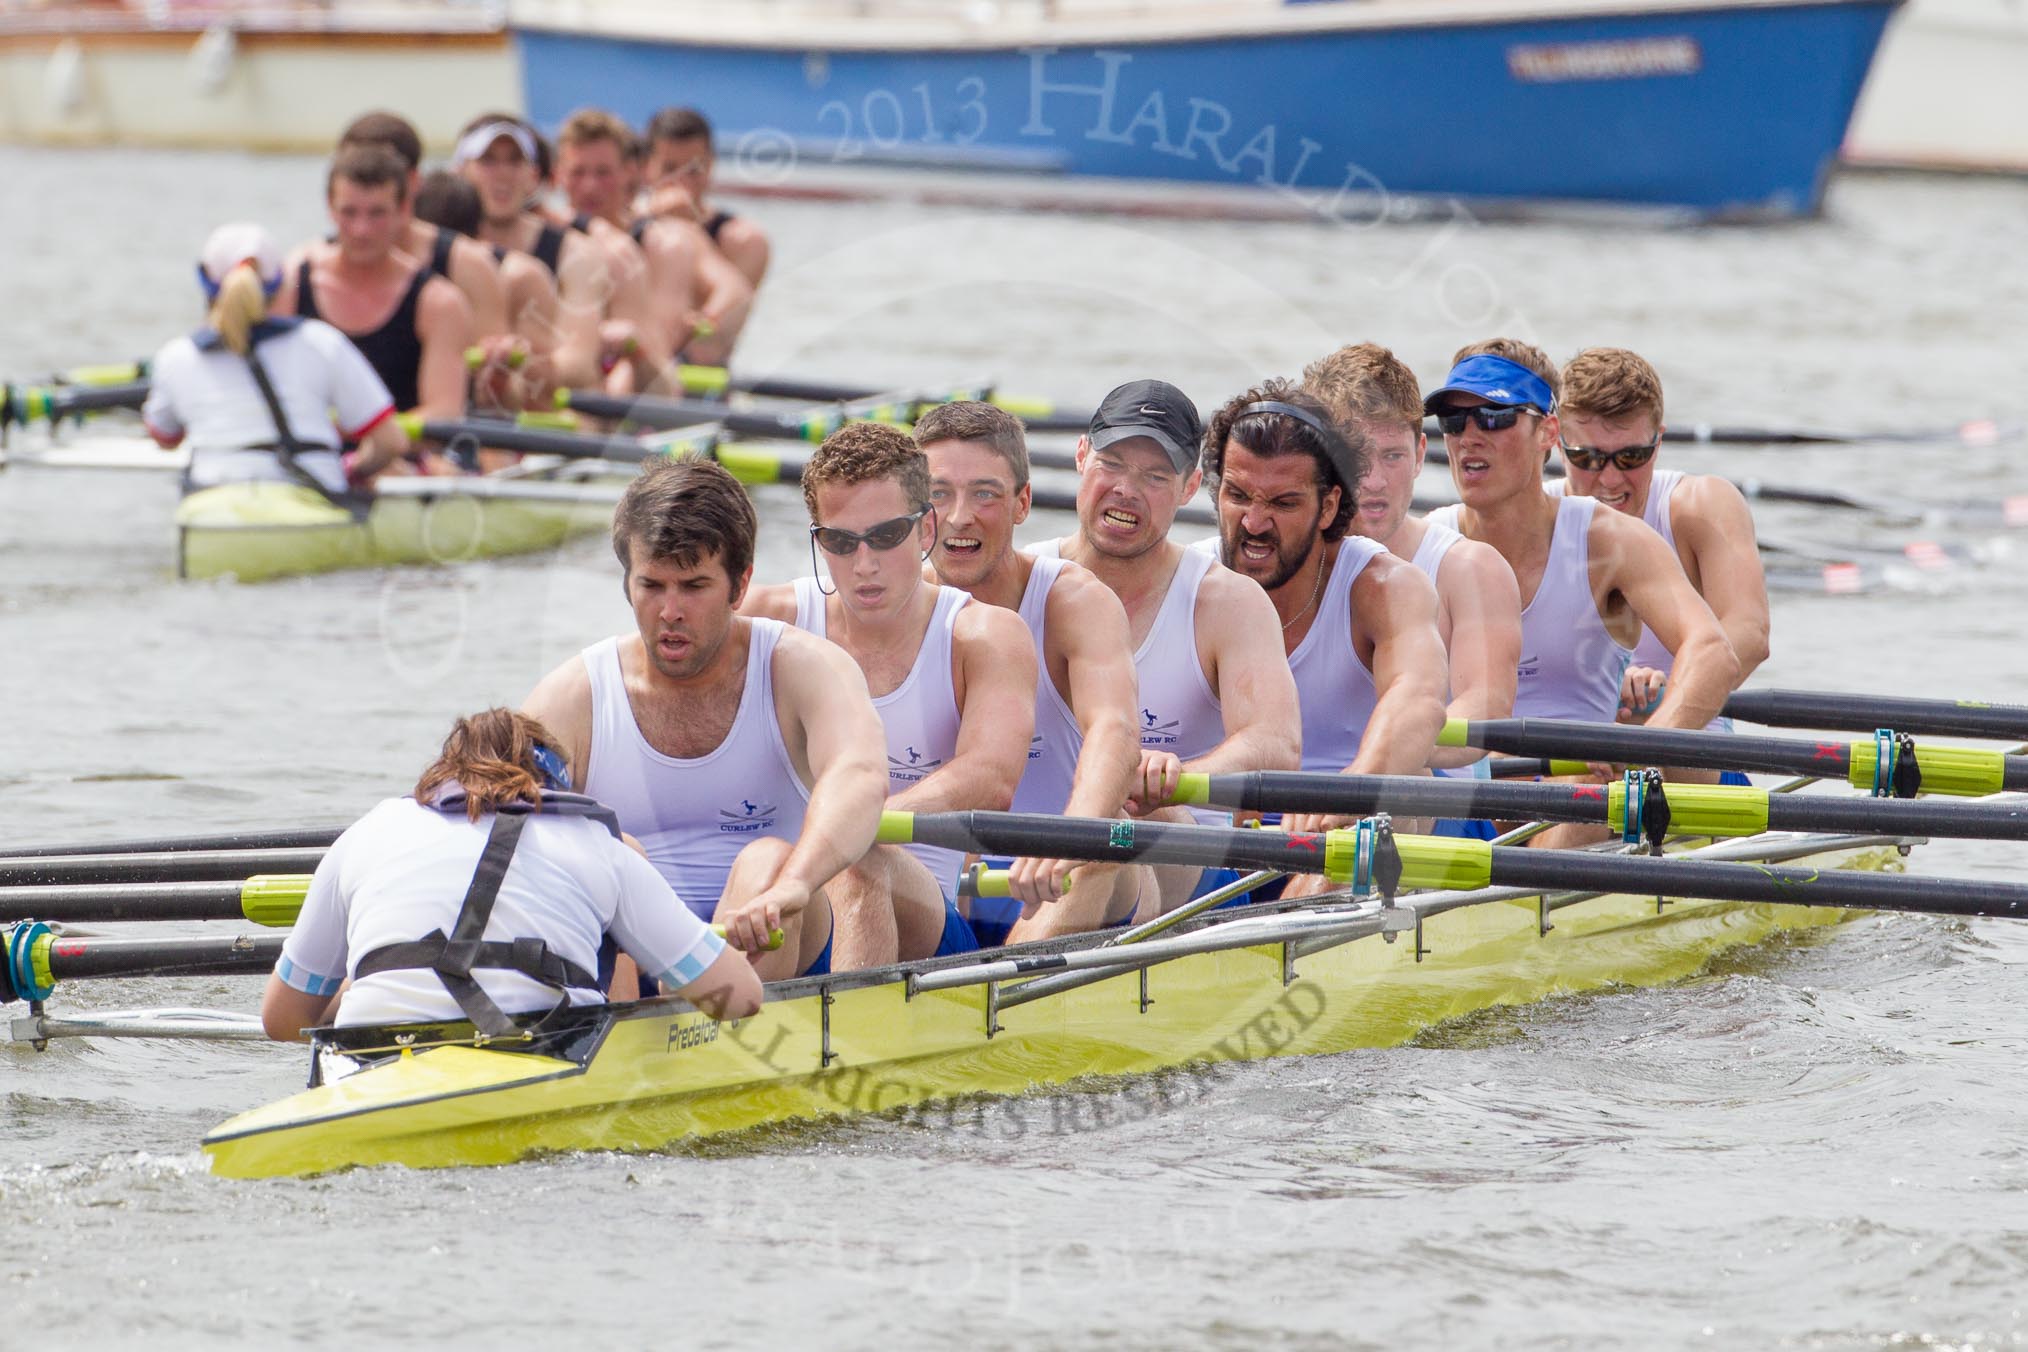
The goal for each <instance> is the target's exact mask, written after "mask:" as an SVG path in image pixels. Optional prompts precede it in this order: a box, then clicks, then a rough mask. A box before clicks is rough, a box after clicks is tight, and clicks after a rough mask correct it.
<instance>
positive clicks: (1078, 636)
mask: <svg viewBox="0 0 2028 1352" xmlns="http://www.w3.org/2000/svg"><path fill="white" fill-rule="evenodd" d="M1077 574H1078V575H1076V576H1066V577H1060V578H1058V580H1057V583H1056V586H1055V587H1054V588H1052V589H1051V591H1050V597H1049V608H1050V612H1051V613H1050V617H1049V618H1050V624H1049V632H1050V633H1052V634H1059V635H1062V640H1061V641H1062V643H1063V655H1064V659H1065V662H1066V665H1067V666H1068V668H1069V672H1068V674H1069V677H1070V709H1071V712H1072V713H1073V714H1075V715H1076V716H1077V726H1078V731H1079V732H1080V733H1081V734H1083V737H1084V745H1083V747H1082V749H1080V750H1079V751H1078V753H1077V770H1076V772H1075V774H1074V777H1073V779H1072V781H1071V788H1070V801H1069V803H1067V804H1066V805H1065V806H1064V809H1063V811H1064V815H1066V816H1071V817H1116V816H1118V815H1119V813H1120V808H1121V805H1122V804H1123V803H1125V802H1126V800H1127V794H1128V792H1129V791H1130V790H1131V789H1132V788H1133V784H1134V775H1135V771H1136V770H1137V769H1139V767H1140V763H1141V737H1140V732H1139V731H1138V729H1137V728H1136V727H1135V725H1134V706H1135V704H1136V703H1137V702H1138V701H1139V698H1140V685H1139V682H1138V681H1137V680H1136V678H1135V672H1134V664H1133V660H1132V657H1131V654H1132V653H1133V650H1134V645H1133V640H1132V636H1131V631H1130V630H1129V628H1128V625H1127V612H1126V609H1125V607H1123V606H1121V605H1120V600H1119V598H1118V597H1117V596H1115V595H1113V592H1112V589H1111V588H1110V587H1108V586H1106V585H1105V584H1104V583H1103V582H1100V581H1099V580H1098V579H1097V578H1095V577H1091V576H1090V575H1089V574H1084V573H1083V570H1082V569H1079V570H1077ZM1059 593H1061V595H1059ZM1036 679H1037V680H1039V681H1046V680H1048V679H1049V673H1048V672H1046V671H1038V672H1037V673H1036Z"/></svg>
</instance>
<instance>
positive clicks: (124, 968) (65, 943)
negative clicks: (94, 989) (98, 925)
mask: <svg viewBox="0 0 2028 1352" xmlns="http://www.w3.org/2000/svg"><path fill="white" fill-rule="evenodd" d="M286 942H287V940H286V939H284V938H283V937H282V936H281V935H278V934H262V935H237V936H231V935H220V936H218V937H216V938H214V937H211V936H209V935H206V936H203V937H200V938H195V939H57V940H56V941H55V942H53V943H52V944H50V946H49V972H50V975H51V976H53V977H55V978H56V979H57V980H58V981H75V980H78V979H79V978H85V977H110V976H209V975H226V974H231V973H249V974H252V973H261V972H267V971H270V970H272V969H273V967H274V965H275V959H276V958H279V957H280V956H281V955H282V945H283V944H284V943H286Z"/></svg>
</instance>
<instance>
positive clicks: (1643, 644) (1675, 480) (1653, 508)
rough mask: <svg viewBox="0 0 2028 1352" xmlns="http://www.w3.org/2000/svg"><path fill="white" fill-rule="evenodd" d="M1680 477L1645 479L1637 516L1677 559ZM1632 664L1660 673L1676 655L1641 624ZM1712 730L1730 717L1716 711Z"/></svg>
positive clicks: (1658, 474)
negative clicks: (1676, 506) (1676, 503)
mask: <svg viewBox="0 0 2028 1352" xmlns="http://www.w3.org/2000/svg"><path fill="white" fill-rule="evenodd" d="M1683 479H1684V474H1683V471H1682V470H1680V469H1658V470H1656V471H1655V474H1654V477H1653V478H1652V479H1650V480H1649V481H1648V501H1647V503H1646V505H1644V506H1643V507H1642V508H1641V520H1643V521H1645V522H1647V523H1648V525H1649V526H1650V527H1652V528H1653V529H1654V532H1655V534H1657V535H1659V536H1661V537H1662V539H1663V540H1664V541H1665V542H1666V543H1667V544H1668V546H1669V552H1670V553H1671V554H1675V555H1676V557H1677V559H1678V560H1679V561H1680V560H1681V558H1682V555H1680V554H1678V553H1677V550H1676V527H1675V524H1674V518H1673V515H1672V509H1671V506H1670V503H1671V500H1672V499H1674V498H1675V496H1676V489H1677V488H1678V487H1679V486H1680V485H1681V484H1682V482H1683ZM1546 487H1547V488H1548V490H1549V493H1550V495H1551V496H1553V497H1562V496H1564V493H1565V490H1566V488H1567V487H1568V485H1567V484H1566V483H1564V482H1562V481H1559V482H1557V483H1554V484H1549V485H1546ZM1633 665H1635V666H1637V667H1653V668H1654V669H1655V670H1656V671H1659V672H1663V673H1664V674H1666V673H1668V672H1671V671H1674V670H1675V669H1676V655H1675V654H1674V653H1672V652H1670V651H1669V650H1668V649H1667V648H1665V647H1663V646H1662V640H1661V639H1659V638H1656V637H1655V631H1654V630H1652V629H1650V628H1648V626H1647V625H1645V624H1644V625H1642V626H1641V641H1640V642H1639V643H1636V644H1635V645H1634V661H1633ZM1704 726H1705V727H1707V728H1709V729H1710V730H1711V731H1713V732H1731V731H1733V724H1732V720H1731V719H1729V718H1727V717H1725V715H1723V714H1720V715H1719V716H1718V717H1716V718H1714V719H1712V720H1711V721H1710V722H1709V723H1707V724H1705V725H1704Z"/></svg>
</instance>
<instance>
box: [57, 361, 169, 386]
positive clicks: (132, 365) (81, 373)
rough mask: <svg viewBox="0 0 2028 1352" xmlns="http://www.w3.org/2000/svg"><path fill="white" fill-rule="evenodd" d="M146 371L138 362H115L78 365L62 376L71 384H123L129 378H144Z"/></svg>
mask: <svg viewBox="0 0 2028 1352" xmlns="http://www.w3.org/2000/svg"><path fill="white" fill-rule="evenodd" d="M147 374H148V373H147V372H146V371H143V370H142V369H141V366H140V363H138V362H131V361H128V362H116V363H114V364H112V365H109V366H79V367H74V368H73V369H71V370H69V371H66V372H64V373H63V378H64V379H65V380H68V381H69V382H70V383H71V384H73V385H124V384H126V383H127V382H128V381H130V380H141V379H145V378H146V376H147Z"/></svg>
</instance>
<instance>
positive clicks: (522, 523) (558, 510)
mask: <svg viewBox="0 0 2028 1352" xmlns="http://www.w3.org/2000/svg"><path fill="white" fill-rule="evenodd" d="M472 482H478V483H486V482H487V481H461V480H457V479H438V480H424V481H413V482H412V484H406V485H402V487H403V488H410V487H413V488H417V489H423V488H425V487H426V486H427V488H428V489H429V490H430V491H426V492H401V493H399V494H397V493H396V492H393V491H390V492H384V493H382V494H381V495H380V496H379V497H378V498H376V499H375V500H374V503H373V507H372V510H371V511H370V512H369V513H368V514H367V517H366V519H365V520H364V521H359V520H356V519H354V518H353V516H352V515H351V514H350V513H348V512H345V511H342V510H340V509H339V508H336V507H334V506H332V505H331V504H330V503H329V502H328V501H326V500H325V499H324V498H322V497H321V496H319V495H318V494H316V493H314V492H312V491H311V490H310V489H308V488H304V487H302V486H300V485H297V484H288V483H233V484H221V485H219V486H218V487H215V488H204V489H199V490H197V491H196V492H194V493H190V494H188V495H187V496H185V497H184V499H183V500H182V502H181V503H179V504H178V506H177V509H176V529H177V572H178V574H179V576H182V577H187V578H212V577H225V576H232V577H236V578H238V579H239V580H240V581H241V582H264V581H268V580H270V579H273V578H279V577H296V576H301V575H304V574H309V573H329V572H336V571H339V570H341V569H349V568H388V567H395V566H399V565H404V564H432V563H435V564H441V563H462V562H465V561H467V560H470V559H480V558H495V557H499V556H503V555H509V554H528V553H533V552H535V551H537V550H543V549H553V548H555V547H556V546H557V545H559V544H562V543H563V542H564V541H565V540H568V539H570V538H571V537H572V536H574V535H580V534H583V533H585V532H588V531H594V530H601V529H604V528H605V527H606V525H607V524H608V523H609V522H610V521H611V515H612V514H611V506H610V500H608V501H607V502H606V503H596V502H590V501H587V500H586V499H585V498H583V497H580V496H558V497H554V498H550V497H520V496H515V497H509V496H493V495H491V494H486V493H482V492H481V491H477V490H475V489H473V488H472V487H470V486H468V484H469V483H472ZM488 487H491V485H490V484H488Z"/></svg>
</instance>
